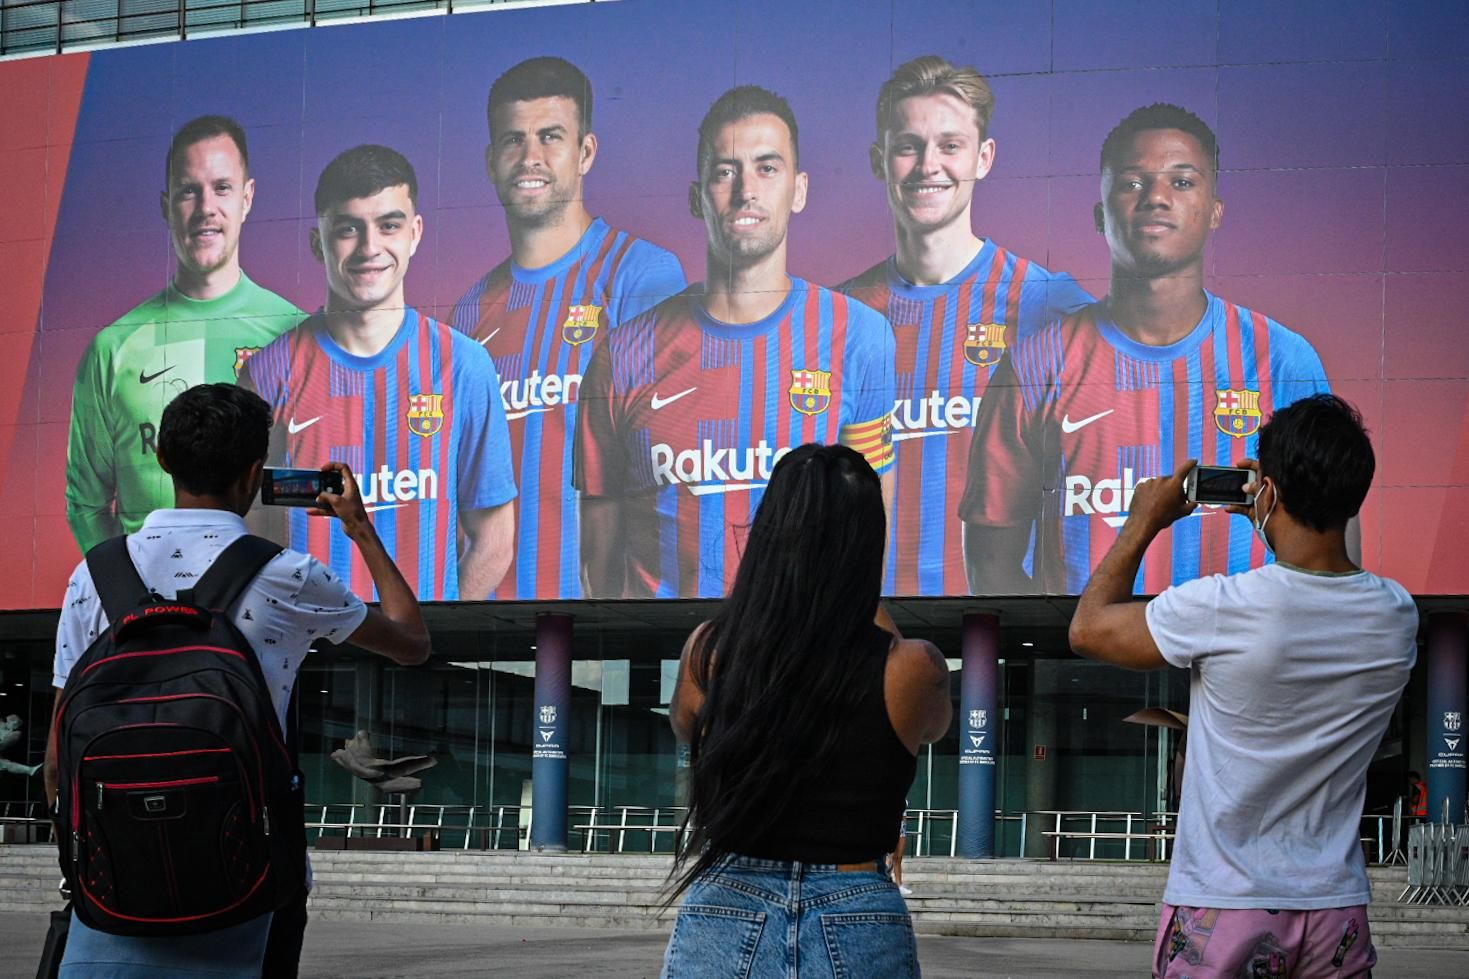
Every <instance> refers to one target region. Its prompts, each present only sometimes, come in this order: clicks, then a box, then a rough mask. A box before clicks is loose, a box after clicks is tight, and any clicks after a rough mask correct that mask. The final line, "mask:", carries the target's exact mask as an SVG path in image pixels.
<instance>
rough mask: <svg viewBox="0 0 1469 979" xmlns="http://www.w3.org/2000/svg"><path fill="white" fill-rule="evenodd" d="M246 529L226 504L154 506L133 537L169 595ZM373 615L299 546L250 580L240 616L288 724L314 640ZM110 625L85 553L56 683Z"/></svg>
mask: <svg viewBox="0 0 1469 979" xmlns="http://www.w3.org/2000/svg"><path fill="white" fill-rule="evenodd" d="M322 519H326V518H322ZM246 532H247V531H246V529H245V521H244V519H243V518H242V517H240V516H239V515H238V514H234V513H229V512H228V511H224V510H199V509H189V510H154V511H153V512H152V513H151V514H149V515H148V519H147V520H145V521H144V522H143V526H142V527H140V528H139V529H138V531H137V533H134V534H132V535H130V536H129V537H128V554H129V555H130V556H131V557H132V559H133V564H134V566H136V567H137V569H138V576H139V577H141V578H142V579H143V584H145V585H147V586H148V588H149V589H150V590H151V591H154V592H157V593H158V594H159V595H161V596H162V597H163V598H165V599H169V598H174V597H176V596H177V593H178V591H179V589H181V588H191V587H193V586H194V585H195V584H197V583H198V580H199V578H200V577H201V576H202V575H203V574H204V572H205V571H207V570H208V569H209V566H210V565H211V564H213V563H214V559H215V558H216V557H218V556H219V553H220V552H221V551H223V550H224V549H225V547H226V546H228V545H229V544H231V543H233V542H234V541H235V540H236V539H237V538H239V537H241V536H243V535H244V534H245V533H246ZM366 617H367V606H365V605H363V604H362V600H361V599H359V598H358V597H357V596H355V595H353V594H352V592H351V591H350V590H349V589H348V587H347V584H346V582H344V581H343V580H342V579H341V578H340V577H339V576H338V575H336V574H334V573H333V572H332V571H331V570H330V569H329V568H327V567H326V565H324V564H322V563H321V562H320V561H318V560H317V559H316V558H314V557H312V556H310V555H309V554H302V553H300V552H299V551H289V550H288V551H282V552H281V553H280V554H279V555H277V556H276V557H274V558H272V559H271V560H270V561H269V562H268V563H267V564H266V565H265V567H264V569H263V570H261V572H260V574H259V575H258V576H257V577H256V578H255V580H254V581H252V582H251V583H250V586H249V587H248V588H247V589H246V590H245V594H244V595H242V596H241V597H240V600H239V601H238V602H237V603H236V605H235V611H234V616H233V619H234V623H235V625H236V626H238V627H239V630H240V633H241V634H242V635H243V636H244V637H245V640H246V641H247V642H248V643H249V644H250V648H251V649H253V650H255V655H256V657H257V658H258V659H259V660H260V667H261V671H262V672H263V673H264V674H265V682H266V683H267V684H268V685H269V687H270V699H271V702H272V703H273V704H274V705H275V712H276V716H277V717H279V718H280V721H281V730H283V731H284V730H285V729H286V708H287V707H288V705H289V704H290V702H291V690H292V689H293V688H294V687H295V685H296V673H297V671H298V670H300V668H301V661H302V660H303V659H305V658H306V654H307V653H308V652H309V651H310V649H311V644H312V643H313V642H314V641H316V640H317V639H325V640H327V641H329V642H333V643H338V642H342V641H343V640H345V639H346V638H347V637H348V636H350V635H351V634H352V633H353V632H355V631H356V630H357V627H358V626H359V625H361V624H362V620H363V619H364V618H366ZM106 628H107V613H106V612H104V611H103V610H102V602H101V599H99V598H98V596H97V589H96V586H95V585H93V583H92V574H91V571H90V570H89V569H88V568H87V562H86V561H83V562H82V563H81V564H79V565H77V568H76V570H75V571H73V572H72V575H71V580H70V581H69V582H68V583H67V586H66V604H65V605H64V606H62V609H61V622H60V624H59V625H58V626H57V629H56V663H55V667H54V670H53V675H52V677H51V682H52V684H53V685H55V686H56V687H64V686H66V678H67V676H68V675H69V674H70V673H71V669H72V667H73V666H74V665H76V662H77V660H79V659H81V656H82V654H83V653H85V652H86V651H87V647H89V646H91V645H92V643H93V642H95V641H96V639H97V637H98V636H99V635H101V634H102V631H103V630H105V629H106Z"/></svg>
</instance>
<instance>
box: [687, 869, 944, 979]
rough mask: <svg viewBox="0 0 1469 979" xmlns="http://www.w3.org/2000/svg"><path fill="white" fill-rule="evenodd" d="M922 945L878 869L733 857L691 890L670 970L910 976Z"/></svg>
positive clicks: (778, 977) (734, 975) (838, 978)
mask: <svg viewBox="0 0 1469 979" xmlns="http://www.w3.org/2000/svg"><path fill="white" fill-rule="evenodd" d="M918 975H919V971H918V945H917V942H916V940H915V939H914V936H913V920H912V919H911V918H910V917H909V916H908V907H907V905H906V904H904V903H903V897H902V895H901V894H899V893H898V888H897V885H895V884H894V883H893V882H892V880H891V879H889V878H888V876H887V875H886V874H885V873H883V872H881V871H877V870H869V871H857V872H855V873H844V872H841V871H838V870H837V869H836V868H835V867H833V866H831V865H830V864H803V863H800V862H791V861H784V860H756V859H754V858H751V857H738V856H736V857H728V858H726V859H724V860H723V861H721V862H720V863H718V864H716V865H715V866H714V867H713V868H712V869H710V870H709V871H708V872H707V873H705V874H704V875H703V876H702V877H700V878H699V879H698V880H696V881H695V882H694V884H693V886H691V887H690V888H689V889H688V892H687V893H686V894H685V896H684V902H683V905H682V906H681V907H680V908H679V911H678V918H677V919H676V920H675V921H674V925H673V935H672V936H671V937H670V938H669V940H668V952H667V954H666V955H665V956H664V959H663V977H664V979H716V977H717V979H794V977H797V976H799V977H800V979H906V977H917V976H918Z"/></svg>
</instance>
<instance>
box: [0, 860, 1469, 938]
mask: <svg viewBox="0 0 1469 979" xmlns="http://www.w3.org/2000/svg"><path fill="white" fill-rule="evenodd" d="M312 862H313V864H314V865H315V867H316V890H315V891H314V892H313V895H312V900H311V913H312V914H313V915H315V916H317V917H319V918H323V919H325V918H333V919H338V920H361V921H368V920H388V921H416V922H423V923H438V924H481V923H482V924H495V925H510V926H523V927H548V926H556V925H561V926H578V927H607V928H614V927H615V928H667V927H669V925H670V924H671V922H672V912H662V911H661V910H660V908H659V904H660V902H661V899H662V888H663V884H664V881H665V879H666V876H667V873H668V869H669V866H670V862H669V858H668V857H666V856H626V855H624V856H608V855H605V854H602V855H591V856H582V855H580V854H574V855H551V854H538V853H516V852H513V851H489V852H479V851H453V852H440V853H369V852H360V851H346V852H343V851H334V852H324V851H313V852H312ZM905 871H906V874H905V876H906V880H907V883H908V885H909V886H911V887H912V888H913V890H914V895H913V896H912V897H911V898H909V899H908V904H909V907H910V908H911V909H912V911H913V918H914V923H915V925H916V927H917V929H918V931H919V932H920V933H924V934H932V935H966V936H975V937H1026V938H1099V939H1117V940H1129V941H1152V940H1153V936H1154V934H1155V930H1156V928H1157V922H1158V918H1157V915H1158V899H1159V896H1160V895H1161V894H1162V893H1163V883H1164V880H1165V878H1166V876H1167V867H1166V866H1165V865H1162V864H1144V863H1107V862H1091V861H1076V862H1064V861H1063V862H1060V863H1049V862H1045V861H1036V860H991V861H966V860H950V859H940V858H925V859H910V860H909V861H908V862H907V864H906V865H905ZM1371 874H1372V884H1373V890H1374V892H1375V893H1376V895H1377V898H1378V900H1377V903H1375V904H1373V905H1372V908H1371V912H1370V919H1371V923H1372V937H1373V940H1374V941H1375V942H1376V943H1377V944H1378V945H1380V946H1412V947H1420V948H1444V949H1461V950H1469V909H1466V908H1463V907H1457V908H1448V907H1417V906H1407V905H1400V904H1397V903H1396V898H1397V896H1398V894H1399V893H1400V892H1401V891H1402V889H1403V886H1404V884H1405V883H1406V879H1407V875H1406V872H1405V871H1404V870H1403V869H1402V868H1373V869H1372V871H1371ZM58 876H59V875H58V873H57V870H56V857H55V851H54V850H52V849H51V847H49V846H45V845H8V846H6V845H0V910H4V911H43V910H49V909H51V908H55V907H58V906H59V900H58V898H57V897H56V881H57V879H58Z"/></svg>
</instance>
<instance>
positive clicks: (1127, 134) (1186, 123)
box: [1102, 102, 1219, 173]
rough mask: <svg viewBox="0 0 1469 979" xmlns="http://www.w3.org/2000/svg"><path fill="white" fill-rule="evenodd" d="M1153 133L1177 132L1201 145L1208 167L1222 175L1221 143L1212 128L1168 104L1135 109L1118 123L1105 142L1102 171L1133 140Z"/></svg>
mask: <svg viewBox="0 0 1469 979" xmlns="http://www.w3.org/2000/svg"><path fill="white" fill-rule="evenodd" d="M1150 129H1177V130H1180V131H1181V132H1185V133H1188V134H1189V135H1190V136H1192V137H1193V138H1194V139H1196V140H1198V141H1199V145H1200V146H1201V147H1203V149H1204V156H1206V157H1208V160H1209V166H1210V167H1212V168H1213V170H1214V172H1215V173H1218V172H1219V140H1218V139H1217V138H1216V137H1215V135H1214V130H1212V129H1210V128H1209V124H1208V123H1206V122H1205V121H1204V120H1202V119H1200V118H1199V117H1198V116H1196V115H1194V114H1193V113H1192V112H1190V111H1188V110H1187V109H1185V108H1183V107H1182V106H1177V105H1173V104H1171V103H1168V102H1154V103H1153V104H1152V105H1147V106H1143V107H1142V108H1141V109H1134V110H1133V111H1132V112H1130V113H1128V115H1127V118H1126V119H1123V120H1122V121H1121V122H1119V123H1118V124H1117V125H1116V127H1115V128H1113V130H1112V131H1111V132H1110V133H1108V134H1107V138H1106V139H1105V140H1103V142H1102V169H1103V170H1106V169H1107V168H1108V167H1109V166H1114V165H1115V164H1116V163H1117V160H1118V157H1119V156H1121V154H1122V153H1123V151H1124V150H1125V149H1127V147H1128V146H1130V145H1131V144H1132V140H1133V137H1135V136H1137V134H1138V133H1142V132H1147V131H1148V130H1150Z"/></svg>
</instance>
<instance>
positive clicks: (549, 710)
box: [541, 704, 556, 724]
mask: <svg viewBox="0 0 1469 979" xmlns="http://www.w3.org/2000/svg"><path fill="white" fill-rule="evenodd" d="M541 723H542V724H555V723H556V708H555V707H552V706H551V705H550V704H547V705H546V706H544V707H542V708H541Z"/></svg>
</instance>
